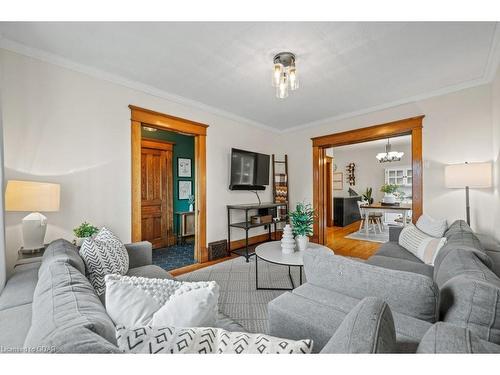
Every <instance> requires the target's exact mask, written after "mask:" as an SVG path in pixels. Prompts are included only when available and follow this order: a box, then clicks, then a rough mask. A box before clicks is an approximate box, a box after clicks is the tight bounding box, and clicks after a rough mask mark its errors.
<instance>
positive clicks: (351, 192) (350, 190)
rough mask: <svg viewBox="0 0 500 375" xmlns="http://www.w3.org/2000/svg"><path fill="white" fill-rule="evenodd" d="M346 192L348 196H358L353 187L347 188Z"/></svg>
mask: <svg viewBox="0 0 500 375" xmlns="http://www.w3.org/2000/svg"><path fill="white" fill-rule="evenodd" d="M347 192H348V193H349V196H350V197H359V194H358V192H357V191H356V190H354V189H353V188H349V190H347Z"/></svg>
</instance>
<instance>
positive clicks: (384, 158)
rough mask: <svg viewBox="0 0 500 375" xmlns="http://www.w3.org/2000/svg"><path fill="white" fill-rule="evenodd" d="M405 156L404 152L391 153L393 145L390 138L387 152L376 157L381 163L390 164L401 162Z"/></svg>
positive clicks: (386, 146)
mask: <svg viewBox="0 0 500 375" xmlns="http://www.w3.org/2000/svg"><path fill="white" fill-rule="evenodd" d="M404 154H405V153H404V152H399V151H391V143H390V142H389V138H387V144H386V145H385V152H380V153H378V154H377V155H376V156H375V157H376V158H377V160H378V161H379V162H380V163H390V162H393V161H400V160H401V158H402V157H403V155H404Z"/></svg>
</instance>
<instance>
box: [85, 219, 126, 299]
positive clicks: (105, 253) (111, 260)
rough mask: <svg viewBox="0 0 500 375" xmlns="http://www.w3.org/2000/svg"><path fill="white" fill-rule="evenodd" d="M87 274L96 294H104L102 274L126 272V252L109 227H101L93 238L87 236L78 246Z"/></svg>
mask: <svg viewBox="0 0 500 375" xmlns="http://www.w3.org/2000/svg"><path fill="white" fill-rule="evenodd" d="M80 256H81V257H82V259H83V261H84V263H85V267H86V269H87V276H88V278H89V280H90V283H91V284H92V286H93V287H94V289H95V291H96V293H97V294H98V295H102V294H104V290H105V288H106V285H105V283H104V276H106V275H109V274H120V275H125V274H126V273H127V272H128V266H129V258H128V252H127V249H126V248H125V246H124V245H123V243H122V242H121V241H120V239H119V238H118V237H116V236H115V235H114V234H113V233H112V232H111V231H110V230H109V229H107V228H105V227H103V228H102V229H101V230H100V231H99V232H98V233H97V235H96V236H95V237H94V238H87V239H86V240H85V241H84V242H83V244H82V247H81V248H80Z"/></svg>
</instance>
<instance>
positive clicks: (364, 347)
mask: <svg viewBox="0 0 500 375" xmlns="http://www.w3.org/2000/svg"><path fill="white" fill-rule="evenodd" d="M395 350H396V332H395V328H394V321H393V318H392V314H391V310H390V309H389V306H388V305H387V303H385V302H384V301H382V300H380V299H377V298H375V297H367V298H364V299H363V300H362V301H361V302H359V303H358V304H357V305H356V307H354V309H352V310H351V311H350V312H349V314H347V316H346V317H345V319H344V320H343V321H342V324H341V325H340V327H339V328H338V329H337V330H336V331H335V334H334V335H333V336H332V338H331V339H330V340H329V341H328V343H327V344H326V345H325V346H324V347H323V349H322V350H321V353H394V352H395Z"/></svg>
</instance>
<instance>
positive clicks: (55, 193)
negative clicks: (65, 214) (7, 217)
mask: <svg viewBox="0 0 500 375" xmlns="http://www.w3.org/2000/svg"><path fill="white" fill-rule="evenodd" d="M59 196H60V185H59V184H51V183H46V182H34V181H16V180H10V181H8V182H7V189H6V190H5V210H6V211H27V212H32V211H41V212H54V211H59Z"/></svg>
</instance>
